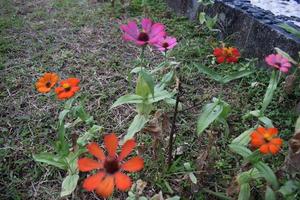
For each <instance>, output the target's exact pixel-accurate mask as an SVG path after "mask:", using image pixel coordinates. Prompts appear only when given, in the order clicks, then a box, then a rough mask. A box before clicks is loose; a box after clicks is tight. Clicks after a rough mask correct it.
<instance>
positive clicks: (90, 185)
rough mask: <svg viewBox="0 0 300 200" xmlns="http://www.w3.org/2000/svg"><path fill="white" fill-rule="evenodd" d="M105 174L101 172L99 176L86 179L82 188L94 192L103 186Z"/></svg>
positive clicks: (95, 175)
mask: <svg viewBox="0 0 300 200" xmlns="http://www.w3.org/2000/svg"><path fill="white" fill-rule="evenodd" d="M104 175H105V173H104V172H99V173H97V174H94V175H91V176H89V177H87V178H86V179H84V181H83V185H82V187H83V188H84V189H85V190H87V191H90V192H91V191H93V190H94V189H96V187H98V186H99V185H100V184H101V181H102V179H103V177H104Z"/></svg>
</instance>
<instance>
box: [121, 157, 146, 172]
mask: <svg viewBox="0 0 300 200" xmlns="http://www.w3.org/2000/svg"><path fill="white" fill-rule="evenodd" d="M143 167H144V160H143V158H141V157H139V156H136V157H133V158H131V159H130V160H128V161H127V162H125V163H124V164H123V165H122V169H123V170H125V171H128V172H136V171H140V170H141V169H143Z"/></svg>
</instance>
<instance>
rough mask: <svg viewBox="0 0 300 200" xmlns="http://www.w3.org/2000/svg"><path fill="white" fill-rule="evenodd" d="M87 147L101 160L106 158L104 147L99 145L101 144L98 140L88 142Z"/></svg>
mask: <svg viewBox="0 0 300 200" xmlns="http://www.w3.org/2000/svg"><path fill="white" fill-rule="evenodd" d="M87 149H88V151H89V152H90V153H91V154H92V155H93V156H95V157H96V158H98V159H99V160H101V161H104V160H105V155H104V152H103V151H102V149H101V148H100V147H99V145H98V144H97V143H96V142H92V143H90V144H88V145H87Z"/></svg>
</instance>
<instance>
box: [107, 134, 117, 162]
mask: <svg viewBox="0 0 300 200" xmlns="http://www.w3.org/2000/svg"><path fill="white" fill-rule="evenodd" d="M104 145H105V147H106V149H107V152H108V155H109V156H111V157H114V156H116V153H117V147H118V138H117V136H116V134H114V133H111V134H108V135H106V136H104Z"/></svg>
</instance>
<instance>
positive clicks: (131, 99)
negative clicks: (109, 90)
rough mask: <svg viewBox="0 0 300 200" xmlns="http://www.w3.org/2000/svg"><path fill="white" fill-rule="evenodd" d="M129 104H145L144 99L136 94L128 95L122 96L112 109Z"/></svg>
mask: <svg viewBox="0 0 300 200" xmlns="http://www.w3.org/2000/svg"><path fill="white" fill-rule="evenodd" d="M129 103H143V97H141V96H139V95H136V94H127V95H124V96H121V97H120V98H118V99H117V101H115V103H114V104H113V105H112V106H111V108H115V107H117V106H120V105H122V104H129Z"/></svg>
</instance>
